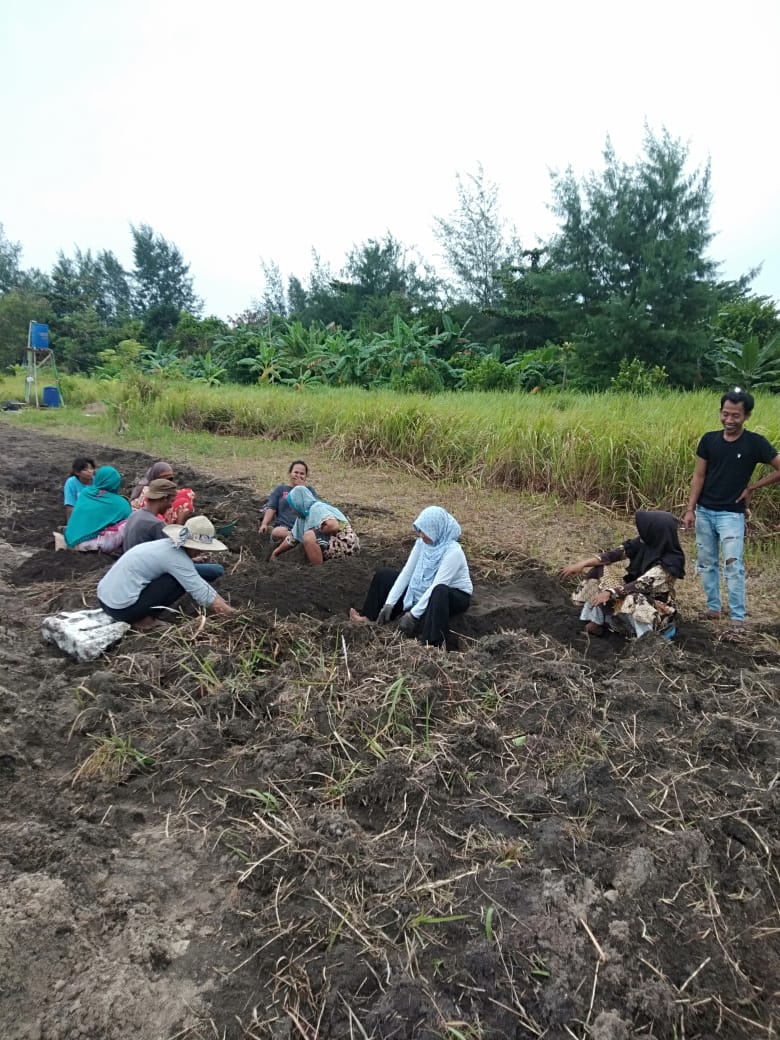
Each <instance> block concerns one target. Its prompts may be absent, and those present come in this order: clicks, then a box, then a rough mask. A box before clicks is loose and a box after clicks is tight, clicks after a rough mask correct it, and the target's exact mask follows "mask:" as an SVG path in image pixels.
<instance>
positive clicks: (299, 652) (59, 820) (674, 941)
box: [0, 424, 780, 1040]
mask: <svg viewBox="0 0 780 1040" xmlns="http://www.w3.org/2000/svg"><path fill="white" fill-rule="evenodd" d="M0 433H1V434H2V442H3V456H4V460H3V461H4V464H3V468H2V474H0V610H1V611H2V613H1V615H0V1036H2V1038H3V1040H30V1038H37V1040H79V1038H80V1040H130V1038H133V1040H138V1038H150V1040H158V1038H159V1040H173V1038H174V1037H177V1038H185V1037H186V1038H193V1040H196V1038H197V1040H207V1038H208V1040H214V1038H224V1040H243V1038H255V1037H256V1038H269V1040H271V1038H273V1040H294V1038H296V1040H298V1038H306V1040H315V1038H316V1040H326V1038H327V1040H345V1038H353V1037H354V1038H363V1040H365V1038H377V1040H378V1038H390V1037H394V1038H409V1040H423V1038H424V1040H434V1038H440V1040H475V1038H484V1040H504V1038H506V1040H509V1038H512V1040H526V1038H539V1037H545V1038H550V1040H559V1038H560V1040H566V1038H571V1037H574V1038H577V1040H587V1038H590V1040H628V1038H633V1037H655V1038H658V1040H670V1038H678V1040H683V1038H684V1040H696V1038H701V1040H705V1038H706V1040H710V1038H713V1037H722V1038H755V1037H773V1036H777V1033H778V1030H780V1012H779V1011H778V1006H779V1003H780V912H779V910H778V905H779V904H778V901H779V900H780V875H778V869H777V858H776V857H777V855H778V834H779V832H780V823H779V822H778V808H780V773H779V772H778V769H780V766H778V762H779V761H780V754H779V753H780V726H779V725H778V700H779V693H778V691H779V690H780V657H779V656H778V647H779V646H780V629H779V628H778V626H777V625H775V626H774V627H772V626H771V625H770V626H769V627H765V628H764V629H763V631H762V632H761V633H760V634H755V633H754V634H753V635H752V636H751V638H750V641H748V642H747V643H744V644H736V645H734V644H726V643H724V642H721V641H720V640H719V639H718V636H717V633H716V632H715V631H714V630H713V629H712V628H708V627H707V626H706V624H705V623H702V622H697V621H695V620H688V621H685V622H684V623H683V625H682V626H681V632H680V636H679V638H678V639H677V640H676V641H675V642H674V643H671V644H670V643H668V642H666V641H664V640H661V639H658V638H656V637H655V636H649V637H646V638H645V639H643V640H641V641H639V642H635V643H623V642H619V641H617V640H615V639H612V638H610V639H606V640H592V641H590V640H587V639H586V638H584V637H583V636H582V634H581V632H580V626H579V624H578V622H577V620H576V611H575V609H574V608H573V607H572V606H571V605H570V603H569V591H570V589H569V588H565V587H563V586H562V585H561V584H560V582H559V581H558V580H557V579H556V578H555V577H553V576H551V575H550V574H548V573H547V572H546V571H545V569H544V568H543V567H542V566H539V565H534V564H531V563H529V564H528V565H524V566H523V567H522V568H521V569H520V570H519V571H518V572H517V573H514V574H511V575H509V576H505V577H502V578H501V579H500V580H497V579H495V578H491V577H490V572H487V571H484V572H480V570H479V569H478V568H477V569H476V573H475V574H474V577H475V597H474V604H473V607H472V609H471V610H470V612H469V613H468V614H467V615H465V616H464V617H463V618H462V619H461V620H460V623H459V632H460V643H461V650H460V652H457V653H449V654H445V653H444V652H443V651H438V650H434V649H426V648H423V647H421V646H420V645H419V644H417V643H416V642H414V641H410V640H406V639H404V638H403V637H402V636H401V635H400V634H399V633H398V632H397V631H396V630H395V629H394V628H393V627H387V628H378V627H376V626H373V625H362V626H361V625H351V624H349V623H347V621H346V616H347V612H348V609H349V607H350V606H357V607H359V606H360V605H361V602H362V599H363V595H364V593H365V589H366V587H367V584H368V581H369V579H370V576H371V574H372V572H373V570H374V569H375V568H376V567H377V566H379V565H381V564H384V563H398V564H400V563H401V562H402V561H403V559H404V558H405V555H406V553H407V552H408V550H409V547H410V545H411V542H410V541H408V540H407V541H403V540H401V541H399V540H398V539H397V538H396V537H395V536H394V535H393V536H392V537H391V536H388V535H386V534H385V533H384V532H386V531H395V530H397V529H399V520H403V521H404V522H408V517H398V516H394V515H392V514H389V513H388V514H384V513H383V512H382V511H381V510H377V509H376V508H373V507H372V506H371V504H370V503H369V502H360V501H352V502H344V503H342V502H339V504H340V505H344V506H345V507H346V511H347V512H348V514H349V516H350V518H351V520H352V522H353V525H354V526H355V528H356V530H357V531H358V532H359V533H361V534H363V551H362V553H361V554H360V555H359V556H358V557H355V558H353V559H349V560H344V561H340V562H337V563H330V564H326V565H325V566H324V567H322V568H319V569H312V568H310V567H307V566H306V565H305V564H304V563H303V561H302V560H301V559H299V558H298V557H297V554H296V555H294V554H292V553H290V554H288V555H287V556H286V557H285V558H283V559H281V560H279V561H277V562H275V563H270V562H268V560H267V551H268V546H267V544H266V543H265V541H264V540H263V539H261V538H260V537H259V535H258V534H257V533H256V527H257V518H258V516H259V515H260V510H261V505H262V501H263V496H262V494H260V493H259V492H258V491H256V489H254V488H252V487H249V486H248V485H247V486H237V484H236V481H235V480H234V481H231V483H230V484H222V483H220V482H219V481H215V480H214V478H213V477H210V476H207V475H205V474H202V473H196V472H192V471H188V470H187V469H186V468H185V467H177V476H178V479H179V481H180V483H182V484H183V483H185V482H186V483H188V484H190V485H191V486H193V487H194V488H195V489H196V491H197V495H198V511H202V512H205V513H206V514H207V515H210V516H212V518H214V519H215V522H216V523H217V524H220V523H227V522H229V521H232V520H236V519H237V524H236V526H235V529H234V531H233V532H232V533H231V534H230V535H228V536H227V537H226V541H227V542H228V544H229V548H230V552H229V553H228V554H225V560H224V562H225V563H226V565H227V568H228V574H227V576H226V577H225V579H224V580H223V582H222V584H221V587H220V591H221V592H222V593H223V595H225V596H226V597H228V598H229V599H230V601H231V602H232V603H233V605H234V606H236V607H238V608H240V610H241V614H240V616H239V617H238V618H230V619H227V620H216V619H214V618H211V617H210V618H208V619H207V620H206V621H205V623H204V619H203V618H201V617H200V616H199V615H198V614H197V613H196V612H195V611H194V609H191V610H189V612H185V614H184V615H183V616H182V617H181V619H180V620H179V622H178V623H177V624H175V625H172V626H170V627H169V629H167V630H166V631H165V632H164V633H163V634H162V635H158V634H155V635H141V634H138V633H133V634H130V635H129V636H127V637H125V638H124V639H123V641H122V642H121V643H120V644H118V646H116V647H115V648H114V649H112V650H111V651H110V652H109V653H108V654H106V655H105V656H104V657H103V658H102V659H101V660H99V661H98V662H95V663H92V664H78V663H76V662H74V661H71V660H70V659H68V658H66V657H65V656H64V655H63V654H61V653H60V652H59V651H57V650H56V649H53V648H51V647H49V646H46V645H44V644H43V643H42V642H41V640H40V626H41V621H42V620H43V618H44V617H46V616H47V615H49V614H52V613H55V612H57V611H59V610H63V609H75V608H78V607H81V606H83V605H87V606H95V605H96V600H95V585H96V582H97V580H98V578H99V576H100V574H101V573H102V571H104V570H105V568H106V567H108V566H109V565H110V563H111V561H110V560H107V559H105V558H103V557H100V556H98V555H92V554H80V553H71V552H63V553H57V554H55V553H54V552H53V545H52V539H51V532H52V530H53V529H54V528H55V527H56V526H57V524H58V523H59V522H60V521H61V514H62V507H61V486H62V481H63V479H64V476H65V475H66V474H67V472H68V469H69V466H70V462H71V459H72V458H73V457H74V455H77V454H81V453H83V452H84V450H85V445H84V444H76V443H74V442H69V441H67V440H63V439H59V438H55V437H47V436H44V435H41V434H35V433H30V432H28V431H19V430H15V429H13V428H12V427H10V426H8V425H5V424H4V425H3V426H2V427H0ZM94 453H95V454H96V455H97V456H98V457H99V459H100V461H105V462H109V461H110V462H111V463H112V464H114V465H116V466H117V468H118V469H119V470H120V472H122V474H123V476H124V478H125V490H127V489H128V488H129V486H130V485H131V484H132V483H133V482H134V480H135V479H136V478H137V477H138V476H139V475H140V473H141V472H142V471H143V469H144V468H145V467H146V465H147V464H148V461H149V459H148V458H147V457H146V456H143V455H140V454H138V453H132V452H121V451H116V450H113V449H112V450H111V451H110V452H109V451H108V450H106V449H101V448H100V447H95V448H94ZM319 490H320V491H321V493H323V494H325V492H326V490H327V489H323V488H320V489H319ZM326 497H327V495H326ZM464 527H467V525H464ZM464 537H465V542H466V546H467V550H468V544H469V531H468V529H466V530H465V531H464ZM475 541H476V539H475Z"/></svg>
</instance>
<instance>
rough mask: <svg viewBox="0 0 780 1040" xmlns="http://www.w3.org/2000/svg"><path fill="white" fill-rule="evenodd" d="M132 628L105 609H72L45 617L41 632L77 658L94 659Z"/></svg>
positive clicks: (80, 659) (78, 659) (82, 659)
mask: <svg viewBox="0 0 780 1040" xmlns="http://www.w3.org/2000/svg"><path fill="white" fill-rule="evenodd" d="M129 628H130V626H129V625H128V624H126V623H125V622H124V621H114V619H113V618H112V617H109V615H108V614H106V612H105V611H104V610H100V609H98V610H70V611H63V612H62V613H60V614H55V615H53V616H52V617H47V618H44V619H43V624H42V625H41V635H42V636H43V639H44V641H45V642H46V643H54V644H55V646H58V647H59V648H60V650H64V651H65V653H66V654H69V655H70V656H71V657H75V658H76V660H77V661H94V660H96V658H98V657H100V655H101V654H102V653H103V651H104V650H107V649H108V647H109V646H112V645H113V644H114V643H116V642H117V641H118V640H119V639H121V638H122V636H123V635H124V634H125V632H127V630H128V629H129Z"/></svg>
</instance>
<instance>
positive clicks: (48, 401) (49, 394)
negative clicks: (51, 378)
mask: <svg viewBox="0 0 780 1040" xmlns="http://www.w3.org/2000/svg"><path fill="white" fill-rule="evenodd" d="M61 404H62V400H61V399H60V388H59V387H58V386H45V387H44V388H43V407H44V408H59V406H60V405H61Z"/></svg>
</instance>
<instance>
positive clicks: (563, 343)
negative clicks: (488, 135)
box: [0, 128, 780, 392]
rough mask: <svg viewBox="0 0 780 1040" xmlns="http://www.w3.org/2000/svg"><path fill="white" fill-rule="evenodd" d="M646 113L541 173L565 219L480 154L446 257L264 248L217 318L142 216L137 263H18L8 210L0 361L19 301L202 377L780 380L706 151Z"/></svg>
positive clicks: (335, 381)
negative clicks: (619, 133) (510, 190)
mask: <svg viewBox="0 0 780 1040" xmlns="http://www.w3.org/2000/svg"><path fill="white" fill-rule="evenodd" d="M688 160H689V155H688V149H687V147H686V146H685V145H684V144H683V143H682V142H681V141H679V140H677V139H674V138H672V137H671V136H670V135H669V134H668V133H667V132H666V131H663V132H662V133H661V134H659V135H656V134H654V133H652V132H651V131H650V130H649V129H647V128H646V131H645V138H644V144H643V150H642V154H641V155H640V156H639V158H638V159H637V160H636V161H635V162H634V163H633V164H630V163H626V162H625V161H623V160H621V159H620V158H619V157H618V156H617V155H616V153H615V151H614V149H613V147H612V145H611V143H610V141H609V140H607V143H606V146H605V149H604V153H603V166H602V168H601V169H600V170H598V171H594V172H591V173H590V174H588V175H586V176H584V177H577V176H576V175H575V173H574V172H573V170H572V169H571V168H569V169H567V170H566V171H565V172H563V173H553V174H551V193H552V200H551V203H550V208H551V210H552V212H553V213H554V215H555V217H556V219H557V228H556V230H555V232H554V233H553V234H552V235H551V236H550V237H549V239H548V240H547V241H544V242H536V243H534V244H533V245H530V246H529V245H524V244H523V243H522V241H521V238H520V236H519V234H518V232H517V231H516V229H515V228H514V227H513V226H511V225H510V224H509V222H508V221H507V220H505V219H504V217H503V216H502V214H501V208H500V201H499V197H498V189H497V187H496V186H495V185H494V184H492V183H491V182H490V181H489V180H488V179H487V178H486V176H485V173H484V171H483V170H482V168H481V167H479V168H478V169H477V170H476V172H474V173H472V174H468V175H466V176H464V177H461V176H458V177H457V206H456V208H455V210H454V211H453V212H452V213H450V214H448V215H447V216H442V217H436V218H434V233H435V236H436V239H437V241H438V243H439V246H440V248H441V253H442V256H443V258H444V263H445V266H446V271H445V274H444V275H442V274H440V273H439V272H438V271H437V270H436V269H435V268H434V267H433V266H432V265H431V264H430V263H428V262H427V261H426V260H425V259H424V258H423V257H421V256H419V254H417V253H416V252H415V251H414V250H412V249H410V248H408V247H406V246H405V245H404V244H403V243H401V242H399V241H398V240H397V239H396V238H395V237H394V236H393V235H392V234H391V233H389V232H388V233H386V234H385V235H384V237H381V238H375V239H374V238H372V239H368V240H367V241H365V242H363V243H361V244H359V245H355V246H354V247H353V248H352V249H351V250H350V252H349V253H348V254H347V256H346V257H345V259H344V263H343V265H342V267H341V269H340V270H338V271H335V272H334V271H333V270H332V269H331V268H330V266H329V265H328V264H326V263H323V261H322V260H321V259H320V257H319V256H318V255H317V253H316V252H313V254H312V265H311V270H310V272H309V273H308V275H307V276H305V277H299V276H298V275H295V274H292V275H289V276H288V277H287V278H286V279H285V277H284V276H283V275H282V272H281V270H280V268H279V266H278V264H276V263H275V262H274V261H273V260H261V261H260V266H261V273H262V278H263V288H262V292H261V295H260V298H259V299H258V300H256V301H254V302H253V303H252V304H251V305H250V306H249V307H248V309H247V310H246V311H244V312H243V313H242V314H240V315H237V316H235V317H233V318H231V319H229V320H227V321H222V320H221V319H219V318H215V317H203V315H202V311H203V307H202V302H201V300H200V299H199V298H198V296H197V295H196V293H195V290H194V287H193V279H192V276H191V274H190V268H189V265H188V264H187V263H186V262H185V260H184V258H183V257H182V255H181V252H180V251H179V249H178V248H177V247H176V246H175V245H174V244H173V243H171V242H168V241H167V240H166V239H165V238H163V237H162V236H161V235H160V234H158V233H156V232H155V231H154V230H153V229H152V228H151V227H149V226H148V225H146V224H141V225H139V226H138V227H136V226H133V225H131V227H130V232H131V235H132V256H133V266H132V268H131V269H130V270H126V269H124V268H123V266H122V264H121V263H120V262H119V260H118V259H117V257H116V256H115V255H114V253H112V252H110V251H105V250H104V251H100V252H97V253H92V252H91V251H90V250H86V251H82V250H80V249H76V250H75V252H74V254H73V256H66V255H65V254H64V253H63V252H60V253H59V255H58V258H57V260H56V262H55V264H54V265H53V267H52V269H51V271H50V272H42V271H39V270H36V269H30V270H25V269H23V267H22V265H21V256H22V247H21V244H19V243H15V242H12V241H10V240H9V239H8V238H7V237H6V235H5V234H4V232H3V229H2V225H0V366H2V367H3V368H5V367H7V366H9V365H12V364H14V363H15V362H18V361H19V360H20V358H21V353H22V351H23V348H24V345H25V343H26V337H27V325H28V322H29V321H30V320H35V321H43V322H46V323H48V324H49V326H50V339H51V344H52V347H53V349H54V350H55V351H56V353H57V357H58V361H59V363H61V364H62V365H63V366H64V367H65V368H67V369H68V370H69V371H73V372H91V373H95V374H97V375H98V376H102V377H103V378H109V379H110V378H117V377H118V376H119V374H120V373H122V372H125V371H126V370H127V368H128V367H134V368H138V369H140V370H141V371H147V372H154V373H156V374H160V373H164V374H168V375H170V376H171V377H176V378H190V379H198V380H203V381H206V382H210V383H219V382H222V381H224V380H230V381H234V382H244V383H250V382H255V381H260V382H268V383H286V384H288V385H293V386H296V387H303V386H305V385H311V386H314V385H317V384H327V385H360V386H366V387H369V386H380V385H388V386H392V387H395V388H397V389H407V390H422V391H427V392H435V391H437V390H440V389H444V388H465V389H469V388H474V389H511V388H525V389H529V390H533V389H547V388H553V387H563V388H567V387H569V388H581V389H604V388H609V387H610V386H614V387H619V388H621V389H631V390H636V391H642V390H650V389H655V388H659V387H662V386H672V387H681V388H692V387H698V386H717V385H723V384H724V383H725V382H733V381H738V382H740V383H741V384H743V385H745V386H749V387H752V388H753V389H769V390H775V389H778V388H780V316H778V309H777V305H776V303H775V301H774V300H772V299H770V298H768V297H764V296H758V295H756V294H754V293H752V292H751V290H750V285H751V281H752V279H753V278H754V277H755V274H756V273H757V272H756V271H755V270H753V271H748V272H746V273H745V274H744V275H743V276H742V277H740V278H738V279H736V280H726V279H724V278H722V277H721V276H720V274H719V269H720V265H719V264H718V262H716V261H715V260H714V259H713V258H712V257H711V256H710V253H709V250H710V247H711V245H712V242H713V237H714V236H713V233H712V231H711V227H710V210H711V204H712V194H711V184H710V181H711V171H710V166H709V163H706V164H704V165H703V166H700V167H698V168H696V169H692V170H691V169H690V168H689V161H688Z"/></svg>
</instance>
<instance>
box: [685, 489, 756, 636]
mask: <svg viewBox="0 0 780 1040" xmlns="http://www.w3.org/2000/svg"><path fill="white" fill-rule="evenodd" d="M744 545H745V514H744V513H730V512H728V511H726V510H718V509H704V508H703V507H702V506H697V507H696V552H697V560H696V570H697V571H698V572H699V574H700V575H701V583H702V586H703V587H704V595H705V596H706V598H707V610H712V611H718V612H719V611H720V609H721V598H720V555H721V552H722V553H723V561H724V563H723V573H724V575H725V578H726V592H727V595H728V601H729V614H730V615H731V620H732V621H744V620H745V613H746V611H745V565H744V563H743V562H742V550H743V548H744Z"/></svg>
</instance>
